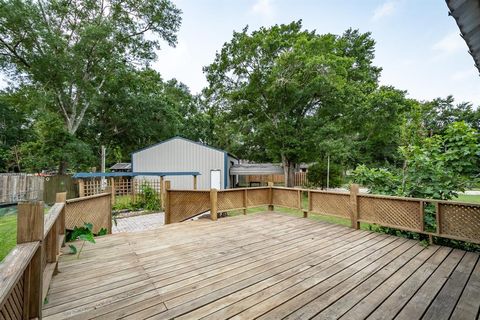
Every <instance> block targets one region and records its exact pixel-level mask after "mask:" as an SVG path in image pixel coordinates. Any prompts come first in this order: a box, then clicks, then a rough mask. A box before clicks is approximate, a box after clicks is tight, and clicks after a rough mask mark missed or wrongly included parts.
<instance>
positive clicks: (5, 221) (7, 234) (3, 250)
mask: <svg viewBox="0 0 480 320" xmlns="http://www.w3.org/2000/svg"><path fill="white" fill-rule="evenodd" d="M16 244H17V215H16V214H8V215H4V216H0V261H2V260H3V258H5V257H6V256H7V254H8V253H9V252H10V250H12V249H13V248H14V247H15V245H16Z"/></svg>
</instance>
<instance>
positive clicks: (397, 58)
mask: <svg viewBox="0 0 480 320" xmlns="http://www.w3.org/2000/svg"><path fill="white" fill-rule="evenodd" d="M174 3H175V4H176V5H177V6H178V7H179V8H180V9H181V10H182V11H183V15H182V18H183V23H182V26H181V29H180V32H179V34H178V45H177V47H176V48H170V47H167V46H165V47H164V48H163V49H162V50H161V51H160V52H159V53H158V61H157V62H155V63H154V68H155V69H157V70H159V71H160V72H161V73H162V75H163V77H164V78H165V79H169V78H177V79H178V80H180V81H182V82H184V83H185V84H187V85H188V86H189V87H190V89H191V90H192V92H193V93H197V92H199V91H200V90H201V89H202V88H203V87H204V86H206V80H205V77H204V75H203V73H202V67H203V66H205V65H208V64H210V63H211V62H212V61H213V59H214V57H215V52H216V51H218V50H220V49H221V47H222V45H223V43H225V42H228V41H229V40H230V39H231V37H232V32H233V31H234V30H236V31H239V30H241V29H242V28H243V27H245V26H246V25H249V27H250V30H254V29H257V28H259V27H260V26H269V25H273V24H279V23H289V22H291V21H294V20H299V19H302V20H303V25H304V27H305V28H307V29H310V30H312V29H315V30H316V31H317V32H318V33H320V34H322V33H335V34H341V33H342V32H343V31H344V30H345V29H347V28H349V27H352V28H358V29H360V31H362V32H367V31H370V32H372V36H373V38H374V39H375V40H376V42H377V44H376V58H375V64H376V65H377V66H380V67H382V68H383V72H382V76H381V80H380V82H381V84H385V85H393V86H395V87H396V88H398V89H402V90H407V91H408V93H409V97H412V98H416V99H419V100H428V99H433V98H435V97H445V96H447V95H449V94H452V95H453V96H454V97H455V100H456V101H457V102H461V101H469V102H473V103H474V104H475V105H480V77H479V74H478V70H477V69H476V68H475V67H474V65H473V59H472V57H471V56H470V55H469V54H468V52H467V51H468V48H467V45H466V44H465V42H464V41H463V39H462V38H461V37H460V35H459V29H458V27H457V25H456V23H455V20H454V19H453V18H452V17H449V16H448V8H447V6H446V4H445V2H444V1H443V0H387V1H383V0H338V1H334V0H329V1H326V0H322V1H320V0H317V1H314V0H297V1H294V0H289V1H287V0H188V1H187V0H174Z"/></svg>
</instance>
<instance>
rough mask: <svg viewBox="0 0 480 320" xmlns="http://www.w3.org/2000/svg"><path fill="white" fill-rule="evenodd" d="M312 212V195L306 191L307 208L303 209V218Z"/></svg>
mask: <svg viewBox="0 0 480 320" xmlns="http://www.w3.org/2000/svg"><path fill="white" fill-rule="evenodd" d="M311 210H312V193H311V192H310V190H308V191H307V208H306V209H303V217H304V218H308V213H309V212H310V211H311Z"/></svg>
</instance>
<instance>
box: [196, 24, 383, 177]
mask: <svg viewBox="0 0 480 320" xmlns="http://www.w3.org/2000/svg"><path fill="white" fill-rule="evenodd" d="M373 47H374V41H373V40H372V39H371V38H370V35H369V34H360V33H359V32H358V31H354V30H347V32H345V34H344V35H342V36H334V35H332V34H326V35H318V34H316V33H315V32H311V31H308V30H302V24H301V21H299V22H292V23H290V24H288V25H275V26H273V27H270V28H263V27H262V28H260V29H259V30H257V31H253V32H252V33H249V32H248V29H247V28H245V29H244V30H243V31H242V32H235V33H234V34H233V39H232V40H231V41H230V42H228V43H226V44H225V45H224V46H223V48H222V50H221V52H220V53H219V54H217V57H216V59H215V61H214V62H213V63H212V64H211V65H210V66H208V67H206V68H205V72H206V74H207V80H208V82H209V87H208V88H207V89H206V91H205V93H206V94H207V97H208V99H209V103H211V104H212V105H213V107H214V108H215V109H217V111H216V113H217V114H218V115H219V118H220V119H221V120H220V121H218V131H224V132H225V129H224V123H226V122H230V123H232V127H231V128H232V129H231V131H232V132H230V134H232V135H230V139H231V140H232V141H235V142H232V141H228V138H227V139H226V140H227V141H224V143H227V144H229V145H230V146H231V148H230V150H232V149H234V150H233V151H234V152H236V153H238V154H244V155H245V156H246V157H247V158H252V159H254V160H263V161H265V160H267V161H281V162H282V163H283V165H284V168H285V170H286V173H288V177H289V179H288V181H287V185H290V184H291V183H292V179H291V177H292V175H293V170H292V169H293V167H294V166H295V164H296V163H299V162H301V161H305V162H310V161H311V160H312V159H313V158H314V157H315V156H316V155H317V154H316V151H318V149H317V146H319V145H321V144H322V137H320V136H318V134H319V132H321V133H323V134H328V132H325V130H320V129H322V128H323V129H325V128H330V127H331V125H330V123H331V122H334V121H336V120H339V121H340V117H341V116H342V113H344V112H345V111H346V110H348V107H349V106H350V105H354V104H356V103H357V101H358V100H359V99H361V98H362V97H363V96H364V95H365V94H367V93H368V92H371V91H372V90H373V89H374V88H375V86H376V83H377V77H378V73H379V69H378V68H375V67H373V66H372V60H373ZM354 96H355V97H359V98H358V99H356V100H357V101H355V100H354V99H352V97H354ZM214 132H215V133H217V131H215V130H214ZM226 132H229V131H228V129H227V131H226ZM233 132H236V133H233ZM219 134H220V137H222V133H219Z"/></svg>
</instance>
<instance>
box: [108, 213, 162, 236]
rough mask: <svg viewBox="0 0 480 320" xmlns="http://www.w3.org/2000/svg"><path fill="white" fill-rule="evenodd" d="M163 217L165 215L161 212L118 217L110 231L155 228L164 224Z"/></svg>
mask: <svg viewBox="0 0 480 320" xmlns="http://www.w3.org/2000/svg"><path fill="white" fill-rule="evenodd" d="M164 219H165V216H164V214H163V212H159V213H150V214H144V215H140V216H134V217H128V218H119V219H117V225H115V223H113V226H112V233H119V232H134V231H144V230H152V229H156V228H158V227H160V226H163V225H164V221H165V220H164Z"/></svg>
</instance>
